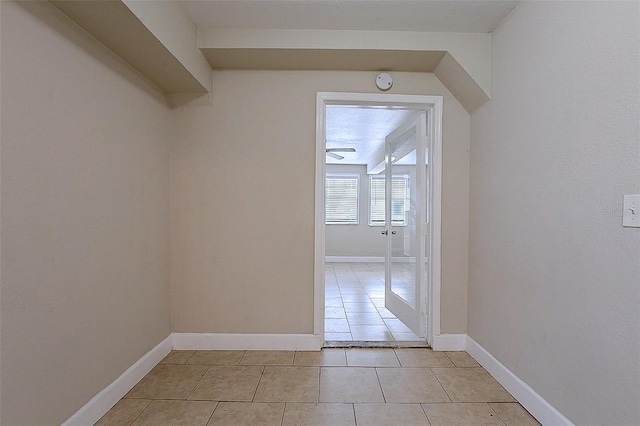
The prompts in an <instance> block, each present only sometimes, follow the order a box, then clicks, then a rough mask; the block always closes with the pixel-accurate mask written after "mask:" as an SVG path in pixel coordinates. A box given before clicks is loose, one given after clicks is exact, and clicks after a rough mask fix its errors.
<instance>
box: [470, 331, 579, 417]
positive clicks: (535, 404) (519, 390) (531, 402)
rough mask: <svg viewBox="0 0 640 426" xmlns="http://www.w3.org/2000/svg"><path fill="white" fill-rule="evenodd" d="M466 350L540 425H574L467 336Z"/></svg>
mask: <svg viewBox="0 0 640 426" xmlns="http://www.w3.org/2000/svg"><path fill="white" fill-rule="evenodd" d="M466 350H467V352H468V353H469V355H471V356H472V357H473V358H474V359H475V360H476V361H478V363H479V364H480V365H482V366H483V367H484V368H485V370H487V371H488V372H489V374H491V375H492V376H493V377H494V378H495V379H496V380H497V381H498V382H499V383H500V384H501V385H502V386H503V387H504V388H505V389H506V390H507V391H509V393H510V394H511V395H513V397H514V398H515V399H516V400H518V402H519V403H520V404H521V405H522V406H523V407H524V408H526V410H527V411H528V412H529V413H531V415H532V416H533V417H535V418H536V419H537V420H538V421H539V422H540V423H542V424H543V425H573V423H571V421H570V420H569V419H567V418H566V417H565V416H563V415H562V413H560V411H558V410H557V409H556V408H554V407H553V406H552V405H551V404H549V403H548V402H547V401H546V400H545V399H544V398H542V397H541V396H540V395H539V394H538V393H537V392H536V391H535V390H534V389H533V388H532V387H531V386H529V385H528V384H526V383H525V382H523V381H522V380H521V379H520V378H518V376H516V375H515V374H513V373H512V372H511V371H510V370H509V369H508V368H507V367H505V366H504V365H503V364H502V363H501V362H500V361H498V360H497V359H496V358H495V357H494V356H493V355H491V354H490V353H489V351H487V350H486V349H485V348H483V347H482V346H480V344H478V343H477V342H476V341H475V340H473V339H472V338H471V337H470V336H467V343H466Z"/></svg>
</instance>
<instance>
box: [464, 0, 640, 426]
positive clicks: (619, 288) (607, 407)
mask: <svg viewBox="0 0 640 426" xmlns="http://www.w3.org/2000/svg"><path fill="white" fill-rule="evenodd" d="M639 5H640V4H639V3H638V2H626V3H623V2H603V3H598V2H531V3H523V4H521V5H519V6H518V7H517V8H516V9H515V10H514V12H512V13H511V15H510V16H508V17H507V19H506V20H505V21H504V22H503V23H502V25H501V26H500V27H499V28H498V29H497V30H496V31H495V32H494V34H493V53H492V64H493V76H492V80H493V85H492V100H491V101H489V103H487V104H486V105H484V106H483V107H481V108H480V109H479V110H478V111H476V112H475V113H474V114H473V115H472V120H471V188H470V193H471V197H470V243H469V244H470V257H469V282H470V284H469V299H468V300H469V334H470V335H471V337H472V338H474V339H475V340H476V341H477V342H478V343H479V344H481V345H482V346H484V347H485V348H486V349H487V350H488V351H489V352H491V353H492V354H493V355H494V356H495V357H496V358H497V359H498V360H499V361H501V362H502V363H504V364H505V365H506V366H507V367H508V368H509V369H510V370H511V371H513V372H514V373H515V374H516V375H517V376H518V377H520V378H521V379H523V380H524V381H525V382H527V383H528V384H529V385H530V386H532V387H533V388H534V389H535V390H536V391H537V392H538V393H540V394H541V395H542V397H543V398H545V399H546V400H547V401H548V402H550V403H551V404H552V405H554V406H555V407H556V408H557V409H559V410H560V411H561V412H562V413H563V414H564V415H566V416H567V417H568V418H569V419H570V420H571V421H573V422H575V423H576V424H599V425H600V424H602V425H604V424H606V425H623V424H624V425H628V424H637V422H638V419H640V404H638V401H640V327H639V324H640V229H630V228H623V227H622V226H621V224H622V219H621V209H622V196H623V194H634V193H635V194H637V193H640V142H639V141H640V125H639V117H640V78H639V76H640V68H639V66H638V53H639V46H640V28H639V24H640V11H639V7H640V6H639Z"/></svg>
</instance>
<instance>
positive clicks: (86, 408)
mask: <svg viewBox="0 0 640 426" xmlns="http://www.w3.org/2000/svg"><path fill="white" fill-rule="evenodd" d="M171 342H172V336H171V335H169V336H167V338H166V339H164V340H163V341H162V342H160V343H158V344H157V345H156V346H155V347H154V348H153V349H151V350H150V351H149V352H147V353H146V354H144V355H142V357H141V358H140V359H139V360H137V361H136V362H135V363H134V364H133V365H132V366H131V367H129V368H127V369H126V371H125V372H124V373H122V374H121V375H120V376H119V377H118V378H117V379H115V380H114V381H113V382H111V383H110V384H109V385H108V386H107V387H106V388H104V389H103V390H101V391H100V392H99V393H98V394H97V395H96V396H94V397H93V398H91V400H89V402H87V403H86V404H85V405H83V406H82V407H81V408H80V409H79V410H78V411H76V413H75V414H74V415H72V416H71V417H69V419H67V421H66V422H64V423H63V424H62V426H72V425H73V426H75V425H78V426H84V425H92V424H94V423H95V422H97V421H98V420H100V417H102V416H104V415H105V413H106V412H107V411H109V410H110V409H111V407H113V406H114V405H115V404H116V402H118V401H120V399H121V398H122V397H123V396H125V395H126V394H127V392H129V391H130V390H131V388H133V387H134V386H135V385H136V383H138V382H139V381H140V380H141V379H142V378H143V377H144V376H146V375H147V373H149V371H151V370H152V369H153V367H155V366H156V365H157V364H158V363H159V362H160V361H162V358H164V357H165V356H167V354H168V353H169V352H171V349H172V343H171Z"/></svg>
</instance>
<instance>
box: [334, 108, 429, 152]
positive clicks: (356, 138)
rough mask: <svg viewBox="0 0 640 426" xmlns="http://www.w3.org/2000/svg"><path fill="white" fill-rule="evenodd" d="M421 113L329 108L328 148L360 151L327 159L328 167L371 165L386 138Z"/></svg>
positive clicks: (405, 110) (406, 110)
mask: <svg viewBox="0 0 640 426" xmlns="http://www.w3.org/2000/svg"><path fill="white" fill-rule="evenodd" d="M416 114H418V111H417V110H409V109H401V108H389V107H368V106H343V105H328V106H327V110H326V113H325V116H326V141H327V148H355V149H356V152H354V153H350V152H339V153H338V154H339V155H341V156H343V157H344V159H343V160H337V159H334V158H331V157H329V156H327V164H368V163H369V162H370V161H371V160H372V159H373V157H374V156H375V155H376V154H378V153H379V152H381V151H382V150H383V149H384V139H385V136H387V135H388V134H389V133H391V132H392V131H393V130H394V129H395V128H396V127H398V126H399V125H400V124H401V123H403V122H404V121H405V120H408V119H409V118H411V117H414V116H415V115H416Z"/></svg>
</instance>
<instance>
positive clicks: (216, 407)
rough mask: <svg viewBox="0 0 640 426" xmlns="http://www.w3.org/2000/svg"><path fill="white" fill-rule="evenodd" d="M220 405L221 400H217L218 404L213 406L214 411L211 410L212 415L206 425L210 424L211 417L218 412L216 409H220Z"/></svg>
mask: <svg viewBox="0 0 640 426" xmlns="http://www.w3.org/2000/svg"><path fill="white" fill-rule="evenodd" d="M219 406H220V401H217V402H216V406H215V407H213V411H212V412H211V415H210V416H209V418H208V419H207V422H206V423H205V425H208V424H209V423H210V422H211V418H212V417H213V414H214V413H215V412H216V410H217V409H218V407H219Z"/></svg>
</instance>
